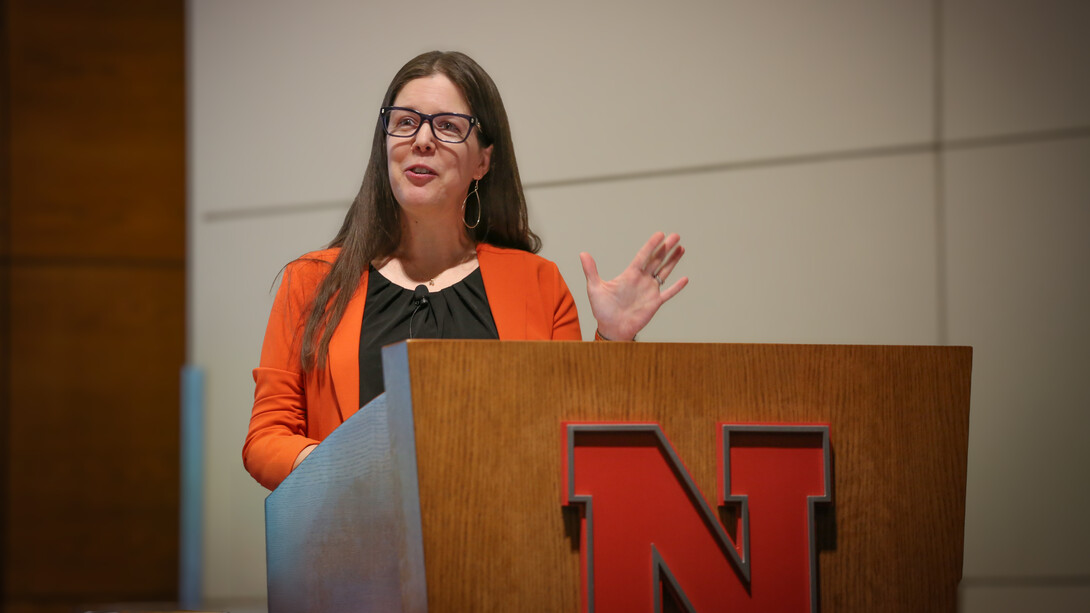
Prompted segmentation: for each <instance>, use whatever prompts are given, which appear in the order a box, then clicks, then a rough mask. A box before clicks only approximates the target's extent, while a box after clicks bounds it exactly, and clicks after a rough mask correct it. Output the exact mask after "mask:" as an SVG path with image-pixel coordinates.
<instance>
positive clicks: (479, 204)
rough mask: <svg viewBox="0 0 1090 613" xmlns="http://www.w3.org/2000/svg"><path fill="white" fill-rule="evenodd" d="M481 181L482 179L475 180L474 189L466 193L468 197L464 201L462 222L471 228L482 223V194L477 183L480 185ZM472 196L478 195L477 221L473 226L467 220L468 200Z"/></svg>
mask: <svg viewBox="0 0 1090 613" xmlns="http://www.w3.org/2000/svg"><path fill="white" fill-rule="evenodd" d="M480 182H481V181H480V179H474V180H473V191H471V192H469V193H468V194H466V199H465V200H463V201H462V223H464V224H465V226H466V227H467V228H469V229H470V230H472V229H473V228H476V227H477V226H478V225H479V224H480V223H481V195H480V194H478V193H477V185H479V184H480ZM470 196H476V197H477V221H475V222H473V225H472V226H471V225H469V223H467V222H466V202H469V197H470Z"/></svg>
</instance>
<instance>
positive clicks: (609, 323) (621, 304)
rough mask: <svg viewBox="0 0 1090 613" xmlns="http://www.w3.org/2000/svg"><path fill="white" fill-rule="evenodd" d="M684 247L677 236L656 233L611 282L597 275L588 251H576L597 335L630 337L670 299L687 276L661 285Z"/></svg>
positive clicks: (633, 337)
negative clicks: (596, 324)
mask: <svg viewBox="0 0 1090 613" xmlns="http://www.w3.org/2000/svg"><path fill="white" fill-rule="evenodd" d="M683 255H685V248H684V247H682V246H681V237H680V236H678V235H677V234H670V235H669V236H667V235H665V234H663V233H662V232H656V233H655V234H653V235H652V236H651V238H650V239H649V240H648V241H647V243H645V244H644V246H643V247H641V248H640V250H639V252H637V253H636V257H635V258H634V259H633V260H632V263H631V264H629V265H628V268H625V269H624V271H623V272H622V273H621V274H620V275H619V276H618V277H617V278H615V279H613V280H612V281H603V280H602V278H601V277H599V276H598V265H597V264H596V263H595V262H594V258H593V257H591V256H590V254H589V253H585V252H584V253H580V254H579V259H580V261H581V262H582V263H583V274H584V275H586V277H587V296H588V297H589V298H590V310H591V312H592V313H593V314H594V319H595V320H597V322H598V335H599V336H601V337H604V338H605V339H607V340H625V341H629V340H633V339H635V337H636V333H637V332H639V331H640V330H642V329H643V328H644V326H646V325H647V324H648V323H649V322H650V321H651V318H652V317H654V315H655V313H656V312H658V310H659V307H661V306H662V305H663V304H664V303H665V302H666V301H667V300H669V299H671V298H673V297H674V296H676V295H677V293H678V292H680V291H681V290H682V288H684V287H685V286H686V285H687V284H688V283H689V278H688V277H682V278H681V279H678V280H677V281H676V282H675V283H674V284H673V285H670V286H668V287H666V288H665V289H664V288H663V284H664V283H665V282H666V279H667V277H669V276H670V273H671V272H673V270H674V267H675V266H677V263H678V261H679V260H680V259H681V256H683Z"/></svg>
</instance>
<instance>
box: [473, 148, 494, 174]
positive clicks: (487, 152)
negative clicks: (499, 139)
mask: <svg viewBox="0 0 1090 613" xmlns="http://www.w3.org/2000/svg"><path fill="white" fill-rule="evenodd" d="M493 146H494V145H489V146H487V147H485V148H484V149H481V162H480V164H479V165H478V166H477V172H476V173H475V174H474V178H475V179H477V180H478V181H479V180H481V179H483V178H484V176H485V175H486V174H488V171H489V169H491V168H492V148H493Z"/></svg>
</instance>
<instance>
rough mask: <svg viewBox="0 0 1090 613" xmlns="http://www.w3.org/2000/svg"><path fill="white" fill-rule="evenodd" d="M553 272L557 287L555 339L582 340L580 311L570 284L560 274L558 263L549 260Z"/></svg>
mask: <svg viewBox="0 0 1090 613" xmlns="http://www.w3.org/2000/svg"><path fill="white" fill-rule="evenodd" d="M549 264H550V268H551V269H552V272H553V274H555V275H556V280H555V282H554V283H555V289H554V290H553V293H554V296H556V308H555V310H554V311H553V334H552V339H553V340H555V341H581V340H583V333H582V332H581V331H580V330H579V313H578V312H577V311H576V309H575V299H574V298H572V295H571V291H569V290H568V284H567V283H565V282H564V277H563V276H561V275H560V270H559V269H558V268H557V267H556V264H553V263H552V262H549Z"/></svg>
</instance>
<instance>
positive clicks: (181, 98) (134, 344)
mask: <svg viewBox="0 0 1090 613" xmlns="http://www.w3.org/2000/svg"><path fill="white" fill-rule="evenodd" d="M0 7H2V11H0V13H2V16H3V25H4V27H3V32H4V34H3V37H2V39H0V40H2V43H3V44H2V47H0V48H2V53H3V65H4V67H5V71H4V72H3V73H2V77H3V87H0V97H2V98H3V102H2V103H0V110H6V112H5V113H4V115H3V119H5V120H6V121H5V122H4V126H5V129H4V131H3V133H2V136H3V151H4V153H5V156H4V158H3V171H2V172H3V176H4V177H6V178H7V179H8V180H7V181H6V182H5V183H4V184H3V188H4V189H3V194H2V195H3V197H4V203H3V209H2V212H3V213H4V215H3V216H0V221H3V232H2V235H3V237H4V238H3V239H0V240H3V243H2V244H0V247H3V252H2V262H0V281H4V282H5V283H6V285H5V286H4V287H3V289H4V291H3V294H2V299H0V302H2V306H0V318H2V321H0V324H2V327H3V330H2V331H0V334H2V335H4V341H5V342H4V344H3V357H2V358H0V366H3V369H4V370H3V375H2V380H3V381H6V382H7V383H8V385H7V387H6V388H5V389H4V390H3V400H4V412H3V413H2V414H0V417H2V418H3V423H2V424H0V426H2V427H3V434H4V446H3V447H0V462H2V466H0V468H2V471H0V474H2V475H3V477H0V488H3V497H2V500H3V505H2V506H3V509H2V511H0V521H2V526H3V541H2V542H0V545H2V554H3V555H2V560H3V568H2V570H3V573H2V576H3V582H4V585H3V588H4V590H3V599H2V601H3V608H4V610H6V611H20V612H23V611H25V612H28V613H31V612H39V613H44V612H48V611H72V610H83V608H79V607H81V606H83V605H86V603H93V602H107V601H111V602H124V601H130V602H131V601H149V600H172V599H174V598H175V597H176V593H177V569H178V562H177V555H178V491H179V489H178V488H179V483H178V447H179V441H178V410H179V400H178V377H179V369H180V367H181V365H182V363H183V361H184V357H185V356H184V354H185V346H184V344H185V294H184V292H185V80H184V79H185V68H184V67H185V38H184V23H185V13H184V3H183V2H182V0H169V1H167V0H156V1H141V2H127V1H123V0H109V1H103V2H85V1H77V0H54V1H50V2H35V1H33V0H0Z"/></svg>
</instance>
